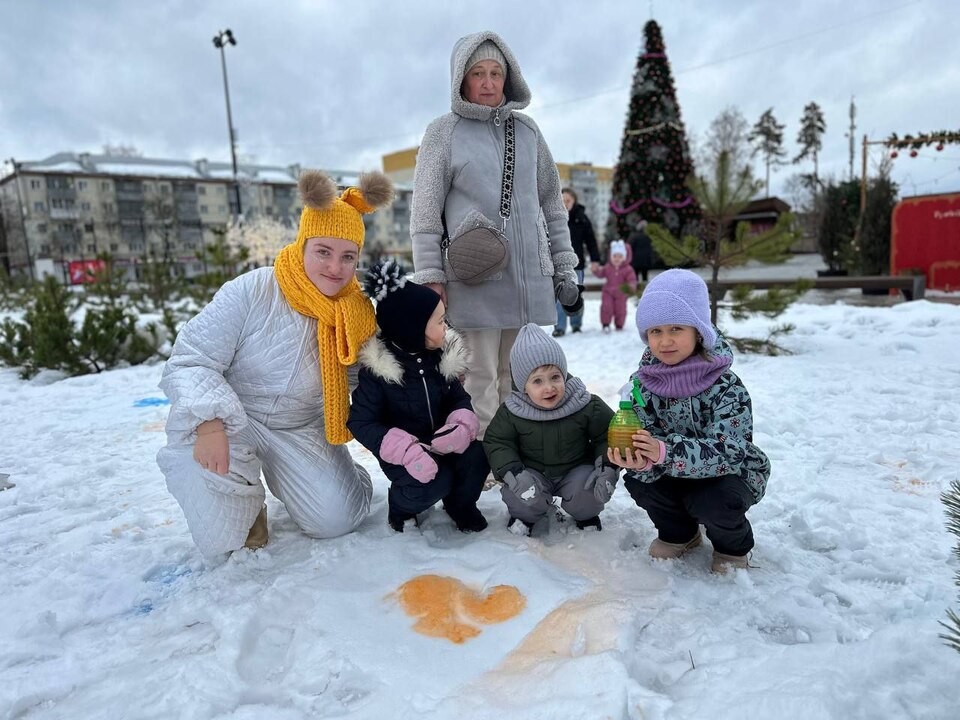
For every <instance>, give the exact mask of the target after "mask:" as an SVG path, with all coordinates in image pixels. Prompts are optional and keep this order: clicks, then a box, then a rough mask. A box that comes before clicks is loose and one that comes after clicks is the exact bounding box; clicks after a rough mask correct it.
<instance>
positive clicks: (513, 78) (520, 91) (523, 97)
mask: <svg viewBox="0 0 960 720" xmlns="http://www.w3.org/2000/svg"><path fill="white" fill-rule="evenodd" d="M485 40H490V41H491V42H493V43H494V44H495V45H496V46H497V47H498V48H500V52H502V53H503V57H504V58H506V61H507V67H506V68H505V69H506V71H507V80H506V83H505V84H504V86H503V96H504V104H503V105H502V106H501V107H500V108H492V107H488V106H487V105H477V104H476V103H472V102H467V101H466V100H464V98H463V95H461V94H460V88H461V86H462V85H463V77H464V75H466V73H467V70H469V69H470V68H468V67H465V66H466V64H467V60H469V59H470V56H471V55H473V51H474V50H476V49H477V48H478V47H479V46H480V43H482V42H484V41H485ZM530 98H531V95H530V88H529V87H528V86H527V81H526V80H524V79H523V74H522V73H521V72H520V63H518V62H517V59H516V58H515V57H514V55H513V52H512V51H511V50H510V48H509V47H508V46H507V44H506V43H505V42H504V41H503V38H501V37H500V36H499V35H497V34H496V33H495V32H491V31H489V30H485V31H483V32H478V33H474V34H473V35H467V36H465V37H462V38H460V39H459V40H457V42H456V44H455V45H454V46H453V52H452V53H451V55H450V109H451V110H452V111H453V112H455V113H456V114H457V115H459V116H460V117H465V118H469V119H471V120H489V119H490V116H491V115H493V114H494V112H496V111H497V110H500V111H501V112H502V111H504V110H522V109H523V108H525V107H526V106H527V105H529V104H530Z"/></svg>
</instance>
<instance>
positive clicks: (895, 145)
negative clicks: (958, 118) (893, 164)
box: [883, 130, 960, 158]
mask: <svg viewBox="0 0 960 720" xmlns="http://www.w3.org/2000/svg"><path fill="white" fill-rule="evenodd" d="M934 143H936V147H935V148H934V149H935V150H936V151H937V152H940V151H941V150H943V148H944V147H945V146H946V145H960V132H956V131H952V130H941V131H940V132H935V133H924V134H922V135H916V136H914V135H904V136H903V137H902V138H901V137H897V134H896V133H893V134H892V135H891V136H890V137H889V138H887V139H886V141H884V143H883V144H884V146H885V147H888V148H890V149H891V150H892V152H891V153H890V157H894V158H895V157H897V156H898V155H899V154H900V153H898V152H897V150H906V149H907V148H910V157H916V156H917V150H919V149H920V148H922V147H929V146H930V145H933V144H934Z"/></svg>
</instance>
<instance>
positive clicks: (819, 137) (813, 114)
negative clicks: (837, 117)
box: [793, 102, 827, 188]
mask: <svg viewBox="0 0 960 720" xmlns="http://www.w3.org/2000/svg"><path fill="white" fill-rule="evenodd" d="M826 131H827V122H826V120H824V119H823V111H822V110H821V109H820V106H819V105H817V104H816V103H815V102H812V103H809V104H808V105H807V106H806V107H805V108H803V117H801V118H800V132H798V133H797V143H798V144H799V145H800V153H799V154H798V155H797V156H796V157H795V158H794V159H793V163H794V164H797V163H798V162H800V161H801V160H803V159H805V158H808V157H809V158H811V159H812V160H813V174H812V175H810V176H809V177H810V182H811V184H812V186H813V187H815V188H817V187H820V165H819V162H818V158H819V153H820V150H821V149H822V148H823V134H824V133H825V132H826Z"/></svg>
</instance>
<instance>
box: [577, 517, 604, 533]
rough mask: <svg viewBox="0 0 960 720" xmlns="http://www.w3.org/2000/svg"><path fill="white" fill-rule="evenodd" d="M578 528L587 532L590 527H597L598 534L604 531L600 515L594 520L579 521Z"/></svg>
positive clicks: (593, 518)
mask: <svg viewBox="0 0 960 720" xmlns="http://www.w3.org/2000/svg"><path fill="white" fill-rule="evenodd" d="M577 527H578V528H580V529H581V530H586V529H587V528H588V527H595V528H596V529H597V532H600V531H601V530H603V525H601V524H600V516H599V515H594V516H593V517H592V518H587V519H586V520H577Z"/></svg>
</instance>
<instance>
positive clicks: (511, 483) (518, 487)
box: [503, 469, 541, 505]
mask: <svg viewBox="0 0 960 720" xmlns="http://www.w3.org/2000/svg"><path fill="white" fill-rule="evenodd" d="M503 484H504V485H506V486H507V487H508V488H510V491H511V492H513V494H514V495H516V496H517V497H518V498H520V499H521V500H522V501H523V502H525V503H527V504H528V505H532V504H533V503H534V502H536V500H537V495H539V494H540V492H541V490H540V485H538V484H537V479H536V478H535V477H534V476H533V475H532V474H531V473H530V471H529V470H527V469H523V470H520V471H518V472H514V471H512V470H508V471H507V472H505V473H504V474H503Z"/></svg>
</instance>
